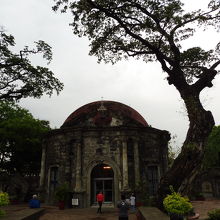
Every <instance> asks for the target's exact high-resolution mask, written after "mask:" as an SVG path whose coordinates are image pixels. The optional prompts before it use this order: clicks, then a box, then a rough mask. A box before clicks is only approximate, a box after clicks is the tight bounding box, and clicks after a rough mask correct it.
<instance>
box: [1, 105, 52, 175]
mask: <svg viewBox="0 0 220 220" xmlns="http://www.w3.org/2000/svg"><path fill="white" fill-rule="evenodd" d="M49 130H50V127H49V122H48V121H44V120H38V119H35V118H34V117H33V116H32V115H31V113H30V112H29V111H28V110H26V109H23V108H21V107H19V106H18V105H16V104H14V103H10V102H4V101H0V137H1V138H0V171H5V172H7V173H8V174H13V173H19V174H21V175H33V174H35V175H38V174H39V171H40V161H41V144H42V136H43V135H44V134H45V133H46V132H48V131H49Z"/></svg>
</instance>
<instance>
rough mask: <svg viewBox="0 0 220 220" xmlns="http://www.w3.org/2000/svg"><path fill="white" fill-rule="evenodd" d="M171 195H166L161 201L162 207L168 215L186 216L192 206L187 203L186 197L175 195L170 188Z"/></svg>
mask: <svg viewBox="0 0 220 220" xmlns="http://www.w3.org/2000/svg"><path fill="white" fill-rule="evenodd" d="M170 189H171V192H172V193H171V194H170V195H167V196H166V197H165V199H164V200H163V205H164V208H165V210H166V211H167V212H168V213H174V214H178V215H186V214H187V213H189V212H190V211H191V210H192V204H191V203H190V202H189V199H188V198H187V197H183V196H181V195H180V194H179V193H176V192H175V191H174V190H173V188H172V187H170Z"/></svg>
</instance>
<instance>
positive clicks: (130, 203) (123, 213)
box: [96, 192, 135, 220]
mask: <svg viewBox="0 0 220 220" xmlns="http://www.w3.org/2000/svg"><path fill="white" fill-rule="evenodd" d="M96 199H97V202H98V205H99V207H98V210H97V213H102V203H103V202H104V195H103V193H102V192H99V193H98V194H97V196H96ZM117 208H118V210H119V212H118V216H119V218H118V219H119V220H128V210H129V209H130V208H131V210H132V211H135V196H134V193H132V194H131V196H130V198H129V199H126V197H125V195H124V194H122V195H121V200H120V201H119V202H118V203H117Z"/></svg>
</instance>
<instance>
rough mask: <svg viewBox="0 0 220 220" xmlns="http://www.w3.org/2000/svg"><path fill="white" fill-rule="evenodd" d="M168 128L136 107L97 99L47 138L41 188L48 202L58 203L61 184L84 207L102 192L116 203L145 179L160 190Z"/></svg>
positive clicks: (150, 188) (107, 200)
mask: <svg viewBox="0 0 220 220" xmlns="http://www.w3.org/2000/svg"><path fill="white" fill-rule="evenodd" d="M169 139H170V135H169V133H168V132H167V131H164V130H159V129H156V128H153V127H151V126H149V125H148V123H147V122H146V121H145V119H144V118H143V117H142V116H141V115H140V114H139V113H138V112H137V111H136V110H134V109H132V108H131V107H129V106H127V105H125V104H122V103H119V102H114V101H96V102H92V103H89V104H86V105H84V106H82V107H80V108H78V109H77V110H76V111H74V112H73V113H72V114H70V116H69V117H68V118H67V119H66V120H65V122H64V123H63V125H62V126H61V127H60V129H55V130H52V131H50V132H49V133H48V134H47V136H46V137H45V138H44V145H43V150H42V161H41V174H40V189H41V192H42V194H43V195H44V197H45V202H47V203H51V204H52V203H54V201H55V198H54V193H55V190H56V188H57V187H58V186H59V185H62V184H64V183H68V185H69V188H70V191H71V193H72V195H73V198H77V199H79V206H80V207H90V206H92V205H94V204H95V203H96V194H97V193H98V192H99V191H102V192H103V193H104V196H105V203H108V204H112V205H115V204H116V201H118V200H119V199H120V194H121V193H122V192H123V193H127V194H129V193H131V192H136V193H138V190H139V189H140V184H142V183H143V182H144V183H146V192H147V194H148V195H149V196H153V195H155V193H156V190H157V186H158V183H159V180H160V178H161V176H163V174H164V173H165V171H166V170H167V161H168V160H167V153H168V141H169Z"/></svg>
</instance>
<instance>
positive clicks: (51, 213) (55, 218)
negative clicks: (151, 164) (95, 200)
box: [2, 200, 220, 220]
mask: <svg viewBox="0 0 220 220" xmlns="http://www.w3.org/2000/svg"><path fill="white" fill-rule="evenodd" d="M192 203H193V207H194V209H195V211H196V212H198V213H199V214H200V218H199V219H200V220H204V219H206V218H207V217H208V216H207V212H208V211H210V210H212V209H216V208H219V209H220V200H206V201H193V202H192ZM42 207H43V208H46V213H45V214H44V215H43V216H41V217H40V219H39V220H117V219H118V218H117V216H118V215H117V209H114V208H104V209H103V214H97V213H96V211H97V209H96V208H88V209H76V208H72V209H65V210H59V209H58V208H57V207H55V206H44V205H42ZM2 208H3V209H5V210H6V212H7V213H8V215H13V216H14V215H16V213H17V212H19V211H21V210H24V209H29V208H28V205H27V204H22V205H10V206H7V207H2ZM3 219H4V218H3ZM129 220H136V216H135V215H134V214H130V216H129ZM158 220H159V219H158Z"/></svg>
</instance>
